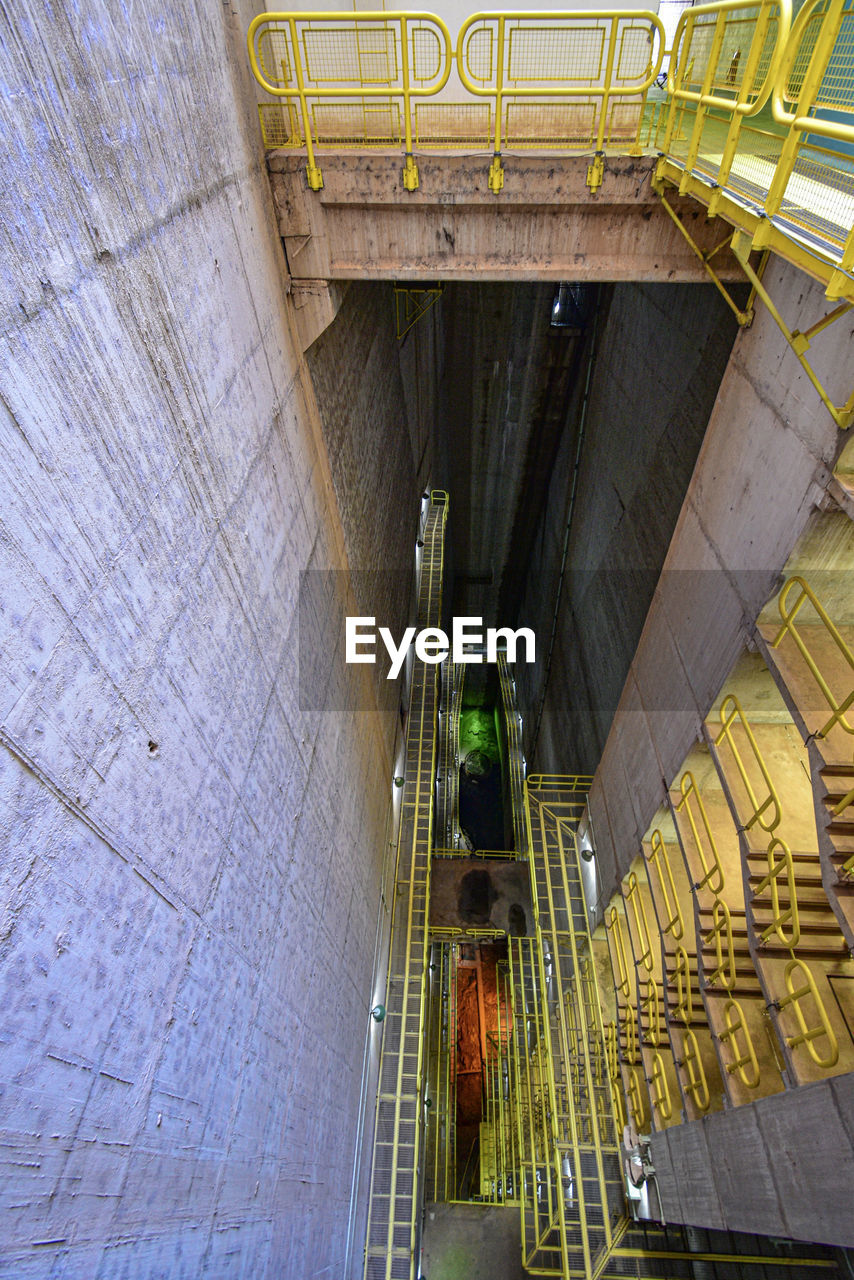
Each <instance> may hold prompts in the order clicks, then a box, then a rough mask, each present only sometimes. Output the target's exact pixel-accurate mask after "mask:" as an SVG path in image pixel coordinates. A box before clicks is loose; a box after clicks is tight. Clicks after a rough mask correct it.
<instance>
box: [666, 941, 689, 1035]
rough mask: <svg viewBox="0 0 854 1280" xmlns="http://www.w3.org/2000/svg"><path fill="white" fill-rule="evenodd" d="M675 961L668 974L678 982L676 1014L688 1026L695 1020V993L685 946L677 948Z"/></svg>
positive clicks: (672, 980)
mask: <svg viewBox="0 0 854 1280" xmlns="http://www.w3.org/2000/svg"><path fill="white" fill-rule="evenodd" d="M675 961H676V963H675V965H674V967H673V972H672V974H670V975H669V976H668V980H669V981H670V982H675V983H676V1008H675V1010H674V1013H675V1016H676V1017H677V1018H680V1019H681V1020H682V1022H684V1023H685V1026H686V1027H687V1026H689V1025H690V1024H691V1023H692V1022H693V1020H694V993H693V991H692V989H691V963H690V961H689V959H688V952H687V951H686V950H685V948H684V947H677V948H676V951H675Z"/></svg>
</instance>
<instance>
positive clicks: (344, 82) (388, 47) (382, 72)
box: [247, 10, 451, 501]
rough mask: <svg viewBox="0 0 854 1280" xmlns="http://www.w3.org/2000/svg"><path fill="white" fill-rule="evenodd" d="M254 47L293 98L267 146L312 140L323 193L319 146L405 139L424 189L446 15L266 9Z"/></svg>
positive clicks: (272, 125) (315, 179)
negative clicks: (421, 132)
mask: <svg viewBox="0 0 854 1280" xmlns="http://www.w3.org/2000/svg"><path fill="white" fill-rule="evenodd" d="M247 43H248V46H249V61H250V63H251V65H252V71H253V74H254V76H255V79H256V80H257V81H258V83H259V84H260V85H261V87H262V89H265V90H266V92H267V93H269V94H271V95H272V96H273V97H275V98H283V99H284V100H285V101H284V103H282V104H281V105H278V106H274V105H271V104H263V103H262V104H261V107H260V116H261V128H262V131H263V134H264V142H265V144H266V145H267V146H298V147H302V146H304V147H305V149H306V156H307V166H306V168H307V173H308V182H309V186H310V187H311V188H312V190H313V191H318V190H320V188H321V187H322V186H323V177H322V175H321V172H320V169H319V168H318V166H317V164H316V162H315V148H316V147H317V146H327V147H334V148H336V149H339V150H341V149H345V148H347V147H390V146H399V145H400V143H401V141H402V142H403V144H404V147H405V159H404V168H403V185H404V187H405V188H406V189H407V191H414V190H416V189H417V187H418V169H417V167H416V164H415V159H414V156H413V112H412V103H413V100H415V99H418V98H426V97H432V96H434V95H435V94H437V93H439V91H440V90H441V89H442V88H444V86H445V85H446V84H447V81H448V76H449V75H450V72H451V37H450V33H449V31H448V28H447V27H446V26H445V23H444V22H443V21H442V19H441V18H438V17H436V16H435V15H434V14H430V13H422V12H415V11H413V12H405V11H402V10H401V11H397V10H390V11H387V12H386V11H382V12H373V13H359V14H354V13H352V12H350V13H347V12H334V13H322V12H310V13H293V12H292V13H260V14H258V16H257V17H256V18H254V19H253V20H252V22H251V23H250V25H249V32H248V35H247ZM434 501H435V499H434Z"/></svg>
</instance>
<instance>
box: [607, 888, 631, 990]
mask: <svg viewBox="0 0 854 1280" xmlns="http://www.w3.org/2000/svg"><path fill="white" fill-rule="evenodd" d="M605 932H606V934H607V937H608V941H609V943H611V944H612V945H610V946H609V948H608V950H609V953H610V956H611V968H612V970H613V973H614V986H615V987H616V989H617V991H618V992H619V993H620V995H622V996H624V997H626V998H628V995H629V992H630V991H631V984H630V982H629V966H628V964H627V962H626V943H625V939H624V938H623V926H622V922H621V921H620V913H619V912H618V911H617V908H616V907H611V910H610V911H609V912H608V916H607V919H606V920H605Z"/></svg>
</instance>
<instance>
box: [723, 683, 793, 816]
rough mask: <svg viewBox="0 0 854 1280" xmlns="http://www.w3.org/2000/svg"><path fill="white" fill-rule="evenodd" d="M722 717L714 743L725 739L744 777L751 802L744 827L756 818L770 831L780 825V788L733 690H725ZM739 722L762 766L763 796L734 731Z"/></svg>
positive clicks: (752, 755)
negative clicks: (759, 792)
mask: <svg viewBox="0 0 854 1280" xmlns="http://www.w3.org/2000/svg"><path fill="white" fill-rule="evenodd" d="M720 718H721V728H720V732H719V733H718V735H717V737H716V738H715V746H716V747H720V746H721V745H722V743H724V742H725V743H726V744H727V746H728V747H729V749H730V752H731V754H732V758H733V762H734V764H735V767H736V769H737V770H738V775H739V777H740V778H741V781H742V784H743V786H744V789H745V791H746V792H747V798H748V800H749V801H750V804H751V806H752V811H751V813H750V816H749V817H748V818H747V819H746V821H745V823H744V826H745V830H748V831H749V830H750V828H751V827H752V826H753V824H754V822H756V823H758V824H759V826H760V827H762V829H763V831H767V832H769V833H771V832H773V831H775V830H776V829H777V827H778V826H779V825H780V820H781V818H782V816H783V814H782V809H781V806H780V797H779V796H778V795H777V789H776V787H775V786H774V783H773V782H772V781H771V776H770V774H769V773H768V768H767V766H766V764H765V761H764V759H763V757H762V752H761V751H760V750H759V746H758V744H757V742H756V738H755V737H754V734H753V730H752V729H751V727H750V724H749V722H748V719H747V716H746V715H745V714H744V711H743V709H742V706H741V703H740V702H739V700H738V698H737V697H736V696H735V694H734V693H728V694H726V695H725V697H724V699H723V701H722V702H721V708H720ZM736 726H740V728H741V730H742V732H743V733H744V737H745V739H746V741H747V745H748V746H749V748H750V755H751V757H752V759H753V762H754V764H755V765H756V767H757V769H758V770H759V775H760V777H761V779H762V782H763V783H764V785H765V794H764V795H763V796H762V798H761V799H760V798H759V797H758V796H757V795H756V791H755V790H754V786H753V782H752V780H751V778H750V776H749V774H748V771H747V765H746V764H745V762H744V759H743V757H742V754H741V751H740V750H739V746H738V743H737V741H736V738H735V734H734V732H733V730H734V728H735V727H736Z"/></svg>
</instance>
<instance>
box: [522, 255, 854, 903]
mask: <svg viewBox="0 0 854 1280" xmlns="http://www.w3.org/2000/svg"><path fill="white" fill-rule="evenodd" d="M765 280H766V284H767V285H768V287H769V290H770V292H771V296H772V297H773V298H774V300H775V302H776V304H777V306H778V308H779V309H780V310H781V312H782V314H783V315H784V316H785V317H786V318H787V320H788V322H789V324H790V325H791V326H792V327H797V325H798V323H800V325H801V326H802V327H803V328H807V327H808V325H809V324H810V323H814V320H815V319H816V318H818V317H820V316H822V315H823V314H824V313H825V311H826V309H827V304H826V300H825V299H824V298H823V294H822V290H821V288H820V287H819V286H818V285H817V284H815V283H814V282H812V281H810V280H809V279H808V278H807V277H806V276H804V275H803V274H802V273H801V272H799V271H797V270H796V269H795V268H794V267H789V266H788V265H786V264H785V263H781V262H779V261H778V260H777V259H773V260H771V261H770V262H769V266H768V270H767V274H766V277H765ZM849 341H850V326H849V327H848V328H844V327H837V328H835V329H834V328H830V329H828V330H826V331H825V333H824V335H823V340H822V341H819V340H817V341H816V344H815V349H814V350H813V351H811V352H810V355H811V356H812V358H813V360H814V363H815V365H816V368H817V370H818V372H819V374H820V375H821V376H822V377H824V378H825V380H826V383H827V385H828V387H829V389H830V391H831V393H832V394H834V395H835V396H836V397H837V400H838V401H841V400H843V399H844V398H845V396H846V395H847V394H849V392H850V388H849V387H847V386H846V383H847V381H848V377H847V376H846V375H849V377H850V362H849V360H848V355H847V351H848V343H849ZM843 393H844V394H843ZM842 443H843V442H842V438H841V436H840V434H839V432H838V431H837V429H836V427H835V426H834V423H833V421H832V420H831V418H830V415H829V414H828V413H827V411H826V410H825V408H824V407H823V405H822V404H821V401H820V400H819V398H818V395H817V394H816V392H815V390H814V389H813V387H812V386H811V384H810V383H809V380H808V379H807V376H806V374H805V373H804V372H803V370H802V369H801V366H800V365H799V363H798V361H797V359H796V358H795V356H794V355H793V354H792V352H791V350H790V349H789V347H788V345H787V343H786V342H785V339H784V338H783V336H782V334H781V333H780V330H779V329H778V328H777V325H776V324H775V322H774V320H773V319H772V317H771V315H770V314H769V312H768V311H767V310H766V309H765V308H764V307H763V306H762V305H761V304H759V306H758V307H757V314H756V319H755V320H754V322H753V325H752V326H751V327H750V328H749V329H742V330H741V331H740V332H739V334H738V337H737V338H736V342H735V345H734V347H733V349H732V355H731V356H730V359H729V362H728V364H727V368H726V372H725V374H724V377H723V381H722V382H721V385H720V389H719V391H718V395H717V399H716V400H715V403H714V409H713V412H712V415H711V417H710V419H709V425H708V428H707V430H706V433H705V437H704V440H703V445H702V448H701V450H700V453H699V456H698V458H697V463H696V466H695V468H694V472H693V475H692V477H691V482H690V485H689V487H688V491H687V494H686V497H685V501H684V503H683V505H682V510H681V512H680V514H679V519H678V522H677V524H676V528H675V530H674V532H673V537H672V540H671V542H670V547H669V550H668V552H667V557H666V559H665V561H664V566H663V570H662V573H661V577H660V578H659V580H658V582H657V584H656V586H655V592H654V595H653V598H652V602H651V605H650V609H649V613H648V614H647V618H646V621H645V623H644V627H643V632H642V634H641V636H640V639H639V641H638V645H637V650H636V652H635V655H634V658H633V659H632V662H631V666H630V668H629V671H628V674H627V677H626V681H625V684H624V686H623V690H622V693H621V695H620V701H619V705H618V707H617V709H616V714H615V716H614V720H613V724H612V725H611V727H610V731H609V732H608V736H607V741H606V742H605V746H604V750H603V753H602V759H601V762H600V764H599V767H598V770H597V775H596V781H595V783H594V787H593V791H592V792H591V809H592V812H593V818H594V825H595V830H596V846H597V860H598V864H599V872H600V883H601V886H602V899H603V901H607V900H608V899H609V898H610V897H611V894H612V892H613V891H614V888H615V887H616V884H617V883H618V881H619V879H620V878H621V877H622V876H623V875H624V874H625V872H626V871H627V870H628V867H629V864H630V863H631V861H632V859H633V858H634V857H635V856H636V855H637V852H638V849H639V841H640V839H641V837H642V836H643V835H644V833H645V832H646V830H647V827H648V825H649V822H650V820H651V818H652V816H653V814H654V813H655V811H656V809H657V808H658V806H659V805H660V804H661V803H662V802H663V800H664V798H665V793H664V782H663V781H662V779H665V780H666V782H667V783H669V782H670V781H671V780H672V779H673V777H674V775H675V774H676V771H677V770H678V769H679V767H680V765H681V764H682V762H683V760H684V759H685V756H686V755H687V754H688V750H689V749H690V747H691V745H692V743H693V741H694V740H695V738H696V737H697V735H698V733H699V726H700V723H701V720H702V718H703V717H704V716H705V715H706V714H707V712H708V710H709V707H710V705H711V702H712V699H713V698H714V697H715V695H716V694H717V693H718V691H719V689H720V687H721V685H722V683H723V681H724V678H725V677H726V675H727V673H728V672H729V670H730V668H731V667H732V665H733V663H734V661H735V659H736V657H737V656H738V654H739V652H740V651H741V648H742V646H743V645H744V643H745V642H746V640H747V638H748V636H749V634H750V633H751V632H752V630H753V624H754V621H755V619H756V616H757V614H758V612H759V610H760V609H761V607H762V606H763V605H764V604H765V602H766V600H767V599H768V598H769V597H770V595H771V593H772V591H773V589H774V586H775V583H776V582H777V580H778V578H779V574H780V571H781V569H782V567H783V565H784V564H785V562H786V559H787V557H788V555H789V552H790V551H791V550H792V547H793V546H794V544H795V543H796V542H797V539H798V537H799V536H800V534H801V533H802V532H803V530H804V528H805V527H806V525H807V523H808V521H809V519H810V516H811V513H812V512H813V511H814V510H815V507H816V504H817V503H819V502H822V501H824V491H825V488H826V486H827V484H828V481H829V479H830V469H831V467H832V463H833V459H834V458H835V456H836V454H837V453H838V451H839V450H840V448H841V447H842ZM546 705H547V709H550V714H552V715H554V714H556V708H555V707H554V705H553V704H552V699H551V695H549V697H548V698H547V703H546Z"/></svg>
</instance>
